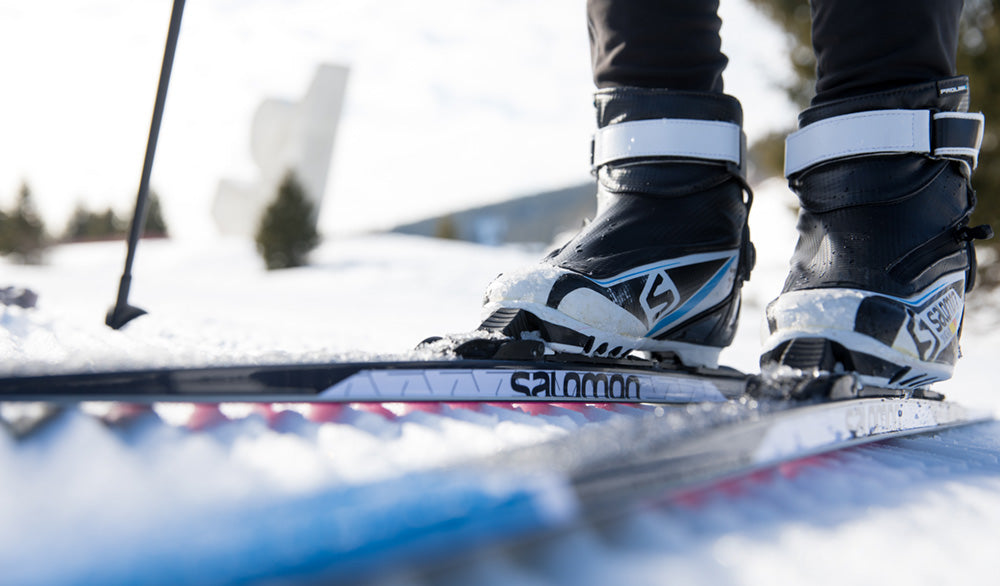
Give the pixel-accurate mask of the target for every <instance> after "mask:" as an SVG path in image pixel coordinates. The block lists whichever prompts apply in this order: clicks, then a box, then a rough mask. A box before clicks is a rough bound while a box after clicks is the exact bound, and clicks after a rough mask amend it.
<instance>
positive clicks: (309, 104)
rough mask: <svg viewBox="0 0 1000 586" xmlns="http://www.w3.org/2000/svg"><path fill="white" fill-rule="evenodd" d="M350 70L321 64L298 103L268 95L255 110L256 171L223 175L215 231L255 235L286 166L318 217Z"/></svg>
mask: <svg viewBox="0 0 1000 586" xmlns="http://www.w3.org/2000/svg"><path fill="white" fill-rule="evenodd" d="M347 74H348V68H347V67H343V66H340V65H330V64H324V65H320V66H319V68H318V69H317V70H316V75H315V76H314V77H313V80H312V83H311V84H310V85H309V90H308V91H307V92H306V95H305V96H304V97H303V98H302V99H301V100H299V101H298V102H290V101H287V100H279V99H267V100H264V102H263V103H261V105H260V106H259V107H258V108H257V111H256V112H255V113H254V117H253V126H252V127H251V131H250V150H251V153H252V155H253V160H254V162H255V163H256V164H257V167H258V168H259V170H260V176H259V177H258V178H257V180H256V181H253V182H244V181H232V180H229V179H223V180H222V181H220V182H219V189H218V191H217V192H216V195H215V201H214V202H213V203H212V217H213V218H214V219H215V224H216V226H217V227H218V229H219V232H220V233H222V234H224V235H229V236H249V237H253V235H254V233H255V232H256V230H257V224H258V222H259V221H260V216H261V213H262V212H263V211H264V209H265V208H266V207H267V205H268V204H269V203H270V202H271V201H272V200H273V199H274V197H275V195H276V194H277V189H278V185H279V184H280V183H281V180H282V179H283V178H284V176H285V173H286V172H288V171H289V170H292V171H294V172H295V175H296V176H297V178H298V180H299V182H300V183H301V184H302V187H303V188H304V189H305V191H306V195H307V196H308V197H309V198H310V199H312V201H313V204H314V205H315V211H316V214H317V216H318V214H319V210H320V205H321V204H322V202H323V192H324V191H325V190H326V181H327V176H328V175H329V170H330V158H331V156H332V154H333V143H334V137H335V135H336V133H337V124H338V121H339V119H340V111H341V106H342V105H343V102H344V93H345V90H346V89H347Z"/></svg>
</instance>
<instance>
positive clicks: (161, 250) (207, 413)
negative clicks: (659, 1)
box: [0, 182, 1000, 585]
mask: <svg viewBox="0 0 1000 586" xmlns="http://www.w3.org/2000/svg"><path fill="white" fill-rule="evenodd" d="M787 202H788V193H787V192H786V191H785V189H784V188H783V187H782V186H781V184H780V183H779V182H773V183H768V184H765V185H764V186H762V187H761V188H760V189H758V193H757V199H756V208H755V210H754V216H753V224H752V230H753V233H754V239H755V241H756V242H757V245H758V248H759V249H760V258H761V260H760V266H759V267H758V269H757V271H756V272H755V273H754V277H753V280H752V281H751V283H750V286H749V288H748V290H747V293H746V305H745V309H744V317H743V320H744V321H743V323H742V325H741V332H740V334H739V337H738V339H737V342H736V344H734V346H733V347H732V348H731V349H729V350H727V353H726V354H725V355H724V357H723V361H724V362H727V363H729V364H732V365H734V366H738V367H740V368H744V369H748V370H752V369H753V368H754V362H755V360H756V349H757V327H758V320H759V316H760V312H761V310H762V307H763V304H764V303H766V302H767V300H769V299H770V298H771V296H773V294H774V293H775V292H776V291H777V289H778V288H779V287H780V282H781V278H782V276H783V271H784V263H785V260H784V259H785V257H786V255H787V254H788V250H789V249H790V246H791V242H792V240H793V239H794V230H793V227H792V225H793V218H792V215H791V213H790V212H789V210H788V207H787ZM538 255H539V251H537V250H524V249H513V248H486V247H480V246H476V245H470V244H462V243H455V242H445V241H432V240H424V239H420V238H412V237H403V236H385V235H383V236H369V237H363V238H352V239H343V240H331V241H328V242H326V243H325V244H324V245H323V246H322V247H321V248H320V249H319V250H318V251H317V252H316V254H315V255H314V260H313V265H312V266H310V267H307V268H303V269H295V270H289V271H279V272H271V273H268V272H265V271H263V270H262V267H261V263H260V261H259V260H258V259H257V258H256V256H255V255H254V253H253V250H252V247H251V245H250V244H248V243H243V242H234V241H208V242H205V243H202V244H198V245H195V244H190V243H185V242H180V243H175V242H170V241H146V242H143V243H142V244H141V246H140V249H139V254H138V257H137V270H136V275H135V281H134V285H133V294H132V297H131V299H132V301H133V303H134V304H136V305H139V306H141V307H143V308H145V309H147V310H149V312H150V315H148V316H145V317H142V318H139V319H137V320H136V321H134V322H133V323H132V324H130V325H129V326H128V327H127V328H126V329H124V330H123V331H120V332H115V331H111V330H109V329H108V328H106V327H105V326H104V325H103V323H102V322H103V315H104V312H105V311H106V309H107V307H108V305H109V304H110V303H111V301H112V300H113V298H114V293H115V287H116V286H117V279H118V276H119V273H120V270H121V269H120V265H121V262H122V259H123V256H124V248H123V246H122V245H121V244H118V243H104V244H88V245H75V246H67V247H61V248H58V249H56V250H55V251H53V253H52V256H51V258H50V261H49V264H48V265H46V266H42V267H23V266H13V265H8V264H4V265H0V270H2V272H0V275H2V280H3V282H2V283H0V285H19V286H26V287H30V288H32V289H34V290H36V291H37V292H38V293H39V294H40V300H39V304H38V307H37V308H36V309H33V310H22V309H19V308H3V309H2V310H0V312H2V313H0V368H2V370H3V371H4V372H7V373H11V372H25V371H37V370H42V371H47V372H53V371H61V370H78V369H94V368H109V367H115V366H123V365H144V366H148V365H158V364H204V363H216V364H218V363H234V362H235V363H240V362H252V361H261V360H267V361H286V360H294V361H309V360H319V359H336V358H354V359H357V358H365V357H369V358H370V357H373V356H380V355H405V354H407V353H409V352H410V349H411V348H412V346H413V345H414V344H415V343H416V342H417V341H419V340H421V339H422V338H424V337H426V336H428V335H431V334H437V333H442V332H458V331H464V330H467V329H468V328H470V327H471V326H473V325H475V324H476V323H477V319H478V317H479V316H478V304H479V301H480V296H481V293H482V290H483V288H484V287H485V285H486V283H487V282H488V281H489V280H490V279H491V278H493V277H494V276H495V275H496V274H497V273H499V272H501V271H503V270H505V269H509V268H510V267H512V266H515V265H517V264H520V263H525V262H533V261H534V259H535V258H537V256H538ZM976 305H977V307H979V310H980V312H979V313H978V314H975V315H971V316H970V321H969V323H968V325H967V329H966V332H965V339H964V340H965V344H964V345H965V348H966V354H967V357H966V359H965V360H964V361H963V362H962V363H961V364H960V366H959V370H958V375H957V376H956V378H955V380H954V381H951V382H949V383H947V384H944V385H941V387H940V388H941V390H944V391H945V392H947V393H948V394H949V395H950V396H951V397H952V398H953V399H956V400H960V401H963V402H965V403H968V404H971V405H973V406H985V407H986V408H988V409H991V410H993V411H995V412H996V411H998V399H997V397H996V384H995V382H994V381H995V375H994V371H995V369H994V367H993V362H994V360H992V359H991V358H995V348H996V347H997V343H998V342H1000V339H998V335H997V334H996V333H994V331H993V329H992V328H991V327H990V326H991V325H992V324H995V323H996V320H997V311H996V302H995V300H990V299H989V298H983V299H981V300H980V301H978V302H977V304H976ZM90 409H91V411H95V410H98V411H99V410H101V409H104V410H105V412H104V413H103V414H104V416H105V420H114V419H115V417H116V416H117V415H120V414H116V413H114V412H111V413H108V412H107V408H106V407H101V406H93V407H91V408H90ZM624 416H625V415H623V414H621V413H615V412H607V411H603V410H599V409H588V410H584V411H570V410H566V409H555V410H552V411H550V412H548V413H544V414H539V415H534V416H531V415H527V414H525V413H523V412H521V411H518V410H512V409H504V408H501V407H485V408H483V409H481V410H469V409H463V408H459V407H442V408H441V409H439V410H437V411H433V412H425V411H414V410H412V408H410V407H406V406H393V407H391V409H390V410H386V409H379V408H376V409H371V410H366V409H363V408H361V407H359V406H348V407H344V408H342V409H340V410H336V409H333V410H310V409H305V408H295V409H287V408H285V407H281V406H279V407H277V408H271V407H261V406H227V407H225V408H224V409H223V411H221V412H220V411H218V410H214V409H204V408H203V409H194V408H193V407H190V406H188V407H185V406H179V407H172V408H170V407H159V408H158V410H157V412H156V413H155V414H145V415H140V416H138V417H136V416H134V414H133V416H132V417H131V418H129V419H127V421H129V422H130V423H128V424H125V425H122V426H119V427H115V426H111V427H109V426H108V425H107V424H106V423H103V422H102V420H100V419H95V418H94V417H92V416H90V415H86V414H83V413H73V414H70V415H68V416H66V417H64V418H62V419H60V420H59V421H58V422H56V424H54V425H52V426H51V427H49V428H47V429H45V430H44V431H43V432H42V433H40V434H38V435H36V436H33V437H31V438H29V439H28V440H25V441H22V442H16V441H14V440H13V439H12V438H11V437H9V436H7V435H2V434H0V477H2V478H3V483H2V484H3V490H2V494H0V567H3V568H4V575H5V581H6V580H9V581H10V583H19V584H30V583H35V584H61V583H87V584H90V583H141V582H148V583H163V582H176V581H189V580H190V579H192V578H193V577H195V578H200V579H202V580H204V581H205V582H212V583H227V582H230V581H231V580H232V579H234V578H236V577H266V576H272V575H273V574H274V573H278V574H280V573H281V568H286V567H290V566H288V565H287V564H292V562H290V561H289V560H296V559H298V558H296V556H301V555H304V554H305V553H309V552H313V551H315V550H316V548H317V547H320V545H319V544H322V543H329V541H330V540H336V539H342V538H343V539H347V538H348V537H345V535H354V536H355V538H359V539H360V538H361V537H363V536H366V535H368V536H370V535H371V533H366V532H371V531H374V530H375V529H374V526H373V525H372V524H365V525H363V526H351V525H350V523H349V519H350V518H351V517H349V516H348V517H344V516H343V515H342V514H341V513H343V511H351V510H353V508H352V507H358V506H362V505H364V504H366V503H367V504H369V505H371V506H372V507H377V505H378V503H379V502H380V501H378V500H376V501H374V504H372V503H373V501H372V500H371V498H374V497H372V496H371V495H372V494H374V493H370V492H366V493H365V494H364V495H360V496H359V495H358V494H357V493H356V492H351V491H352V487H358V486H371V484H370V483H373V482H376V481H378V482H381V483H382V484H381V486H382V490H384V491H386V492H383V493H381V494H383V495H386V494H388V495H390V496H391V497H392V498H399V497H400V496H401V495H408V494H413V493H415V492H417V491H419V490H426V489H427V486H426V485H421V484H420V483H421V482H424V483H427V482H431V483H432V484H433V485H434V486H435V487H436V488H435V490H437V489H440V490H439V491H438V494H439V496H440V497H441V498H442V499H444V500H446V501H448V502H451V501H450V500H449V499H447V498H445V497H447V496H448V495H452V494H454V495H461V494H464V493H462V490H464V489H463V485H462V484H461V483H441V482H439V481H434V480H428V479H426V478H424V479H420V477H419V476H406V475H407V474H409V473H412V472H415V471H421V470H426V469H428V468H429V467H431V466H434V465H436V464H442V463H447V462H455V461H458V460H460V459H462V458H467V457H475V456H481V455H485V454H491V453H495V452H496V451H498V450H503V449H508V448H511V447H513V446H519V445H527V444H531V443H534V442H538V441H541V440H544V439H547V438H552V437H556V436H558V435H561V434H565V433H566V432H567V431H570V430H574V429H578V428H579V427H580V426H582V425H586V424H587V422H588V421H592V420H593V421H600V420H606V419H607V418H609V417H624ZM998 462H1000V424H985V425H979V426H976V427H973V428H969V429H960V430H954V431H948V432H944V433H941V434H938V435H937V436H933V437H926V438H924V437H922V438H914V439H907V440H897V441H892V442H886V443H883V444H879V445H873V446H869V447H863V448H857V449H853V450H850V451H847V452H844V453H838V454H835V455H832V456H825V457H820V458H814V459H812V460H810V461H807V462H805V463H803V464H802V465H799V466H796V467H794V468H789V467H786V468H783V469H781V470H779V471H774V472H770V473H766V474H761V475H757V476H755V477H753V478H750V479H747V480H744V481H741V482H738V483H734V484H731V485H726V486H724V487H720V488H718V489H716V490H715V491H713V492H711V493H709V494H706V495H701V496H698V497H693V496H692V497H690V498H683V499H676V500H673V501H669V502H666V503H663V504H662V505H661V506H656V507H651V508H646V509H643V511H642V512H641V513H637V514H634V515H630V516H628V517H627V518H624V519H622V520H621V521H619V522H616V523H614V524H612V525H610V526H608V527H605V528H603V529H601V530H586V531H579V532H576V533H572V534H569V535H564V536H562V537H560V538H558V539H555V540H553V541H550V542H546V543H544V544H533V545H531V547H526V548H523V549H521V550H516V551H513V552H505V553H494V554H487V555H485V556H483V557H481V558H476V559H475V560H472V563H469V564H462V565H459V566H458V567H456V568H452V569H451V570H449V571H448V572H445V573H444V574H440V575H436V576H434V581H441V582H446V583H455V584H459V583H463V584H464V583H487V584H490V583H503V584H509V583H515V582H517V583H525V584H542V583H564V584H599V583H607V582H616V583H639V584H641V583H649V584H660V583H663V582H666V581H669V582H679V583H686V584H799V583H815V584H838V585H839V584H843V583H845V582H848V583H861V584H864V583H870V584H876V583H877V584H884V583H887V582H888V583H908V584H914V583H915V584H940V583H954V582H965V583H970V582H971V583H990V582H991V581H992V579H993V578H994V577H995V576H996V570H1000V561H998V560H997V558H996V556H994V555H992V553H991V552H992V551H995V550H996V548H997V546H998V545H1000V534H998V533H997V531H996V527H997V526H998V525H997V523H998V521H1000V463H998ZM399 478H402V479H403V480H400V481H398V482H395V483H394V480H393V479H399ZM518 490H527V491H531V490H542V489H539V488H537V487H532V486H526V487H511V486H507V487H505V488H503V487H501V488H497V489H496V491H495V492H494V493H493V494H499V495H515V496H516V494H518V493H517V491H518ZM449 491H450V492H449ZM432 492H433V491H432ZM387 498H389V497H387ZM456 498H457V497H456ZM390 500H391V499H390ZM458 500H459V501H460V502H467V501H463V500H462V499H461V498H459V499H458ZM387 502H388V501H387ZM345 503H347V505H345ZM348 505H349V506H348ZM338 507H340V508H338ZM317 510H322V511H325V512H326V516H323V515H320V516H317V517H315V519H316V520H315V522H309V519H313V518H314V516H315V515H316V514H317V513H316V511H317ZM431 510H436V509H433V507H431ZM338 511H339V513H338ZM557 513H558V512H556V513H554V514H557ZM389 514H390V516H392V515H391V509H389ZM338 515H341V516H338ZM283 519H284V522H283V521H282V520H283ZM345 519H348V521H345ZM345 523H346V525H345ZM376 525H377V524H376ZM289 527H296V528H298V529H297V530H296V531H295V532H292V533H285V532H284V531H290V530H289V529H288V528H289ZM303 528H304V529H303ZM338 536H339V537H338ZM338 543H339V542H338ZM282 564H286V565H282ZM292 565H293V566H294V564H292ZM383 569H385V570H387V571H388V575H387V576H382V579H384V580H388V581H389V582H390V583H410V582H413V581H418V582H420V581H423V580H424V578H415V577H412V576H407V575H402V574H397V573H396V572H398V571H400V568H396V567H388V568H383Z"/></svg>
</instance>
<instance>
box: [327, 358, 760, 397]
mask: <svg viewBox="0 0 1000 586" xmlns="http://www.w3.org/2000/svg"><path fill="white" fill-rule="evenodd" d="M744 385H745V382H744V381H743V380H741V379H740V378H737V377H733V378H719V379H718V380H716V379H713V378H710V377H701V376H691V375H684V374H681V373H675V372H660V373H655V372H640V371H629V370H621V371H615V370H587V369H579V368H569V369H553V368H538V367H531V366H527V365H525V366H522V367H516V368H468V369H463V368H452V369H421V368H413V369H405V368H404V369H388V370H379V369H363V370H360V371H358V372H357V373H355V374H354V375H352V376H350V377H347V378H346V379H344V380H343V381H341V382H339V383H337V384H335V385H333V386H331V387H330V388H328V389H326V390H324V391H322V392H320V393H319V394H318V395H317V399H319V400H338V399H339V400H351V399H355V400H371V399H373V398H375V399H389V400H391V399H397V400H399V399H401V400H415V401H422V400H423V401H426V400H456V401H467V400H483V399H486V400H513V401H590V402H604V401H614V402H654V403H701V402H718V401H724V400H726V398H727V396H732V395H733V394H734V393H735V392H738V391H740V390H742V388H743V386H744Z"/></svg>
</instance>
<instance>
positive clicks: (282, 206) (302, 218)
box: [255, 171, 320, 270]
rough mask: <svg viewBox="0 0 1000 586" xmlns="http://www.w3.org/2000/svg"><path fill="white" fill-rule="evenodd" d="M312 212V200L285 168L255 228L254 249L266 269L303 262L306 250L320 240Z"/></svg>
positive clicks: (282, 267) (285, 266) (308, 250)
mask: <svg viewBox="0 0 1000 586" xmlns="http://www.w3.org/2000/svg"><path fill="white" fill-rule="evenodd" d="M314 216H315V211H314V206H313V204H312V202H311V201H310V200H309V198H307V197H306V194H305V190H304V189H303V188H302V185H301V184H300V183H299V181H298V180H297V179H296V178H295V174H294V173H292V172H291V171H289V172H288V174H286V175H285V178H284V180H283V181H282V182H281V185H280V186H279V187H278V194H277V197H276V198H275V200H274V202H273V203H271V205H269V206H268V207H267V209H266V210H265V211H264V215H263V216H262V217H261V220H260V224H259V227H258V228H257V234H256V238H255V240H256V242H257V252H258V253H260V255H261V257H262V258H263V259H264V263H265V264H266V265H267V268H268V270H272V269H284V268H290V267H298V266H302V265H304V264H306V262H307V259H308V256H309V253H310V252H311V251H312V250H313V249H314V248H316V246H318V245H319V241H320V238H319V233H318V232H317V231H316V221H315V217H314Z"/></svg>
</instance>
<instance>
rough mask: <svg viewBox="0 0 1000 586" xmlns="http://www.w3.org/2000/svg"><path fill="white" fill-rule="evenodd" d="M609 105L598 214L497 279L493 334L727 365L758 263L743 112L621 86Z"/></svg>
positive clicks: (490, 313)
mask: <svg viewBox="0 0 1000 586" xmlns="http://www.w3.org/2000/svg"><path fill="white" fill-rule="evenodd" d="M595 106H596V108H597V123H598V130H597V132H596V134H595V137H594V144H593V160H592V164H593V169H594V173H595V174H596V176H597V181H598V191H597V198H598V212H597V216H596V217H595V218H594V220H593V221H592V222H590V224H588V225H587V226H586V227H585V228H583V230H582V231H580V232H579V233H578V234H577V235H576V236H575V237H574V238H573V239H572V240H570V242H569V243H568V244H566V245H565V246H563V247H562V248H560V249H558V250H556V251H555V252H553V253H552V254H550V255H549V256H548V257H547V258H545V259H543V261H542V262H541V263H540V264H538V265H535V266H532V267H529V268H527V269H523V270H520V271H517V272H512V273H509V274H504V275H501V276H500V277H499V278H497V280H496V281H494V282H493V283H492V284H491V285H490V286H489V288H488V290H487V292H486V299H485V307H484V312H485V315H486V316H487V318H486V320H485V322H484V323H483V325H482V326H481V329H485V330H488V331H499V332H502V333H504V334H506V335H508V336H512V337H515V338H527V339H540V340H543V341H544V342H545V343H546V345H547V346H548V347H549V348H550V349H553V350H556V351H562V352H570V353H578V354H585V355H588V356H599V357H613V358H614V357H621V356H625V355H627V354H628V353H629V352H631V351H633V350H641V351H648V352H650V353H652V354H655V355H657V356H658V357H664V356H667V355H669V356H671V357H673V358H675V359H677V360H679V361H680V362H682V363H683V364H685V365H690V366H715V365H716V363H717V361H718V355H719V352H720V351H721V349H722V348H723V347H724V346H727V345H728V344H729V343H731V342H732V339H733V336H734V335H735V330H736V321H737V317H738V315H739V307H740V288H741V287H742V284H743V281H745V280H746V279H748V278H749V274H750V270H751V268H752V265H753V248H752V246H751V244H750V240H749V233H748V230H747V212H748V209H749V206H750V191H749V189H748V188H747V185H746V181H745V179H744V170H743V161H744V151H745V139H744V137H743V132H742V130H741V125H742V111H741V109H740V105H739V102H737V100H736V99H735V98H732V97H731V96H727V95H724V94H718V93H700V92H674V91H667V90H655V89H640V88H613V89H608V90H602V91H599V92H597V94H596V95H595Z"/></svg>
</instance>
